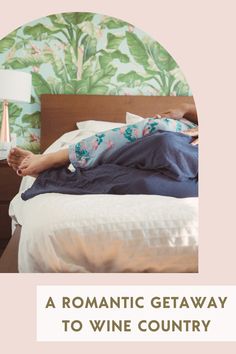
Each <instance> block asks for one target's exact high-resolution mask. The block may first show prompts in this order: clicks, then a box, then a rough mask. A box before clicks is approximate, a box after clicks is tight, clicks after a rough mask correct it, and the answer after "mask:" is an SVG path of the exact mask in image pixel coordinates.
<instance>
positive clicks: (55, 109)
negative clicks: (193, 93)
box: [41, 95, 194, 152]
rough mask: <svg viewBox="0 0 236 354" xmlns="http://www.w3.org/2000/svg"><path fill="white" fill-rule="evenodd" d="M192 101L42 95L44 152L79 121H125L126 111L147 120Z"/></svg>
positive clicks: (171, 97) (186, 97)
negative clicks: (156, 114)
mask: <svg viewBox="0 0 236 354" xmlns="http://www.w3.org/2000/svg"><path fill="white" fill-rule="evenodd" d="M193 102H194V100H193V98H192V97H188V96H176V97H175V96H99V95H42V96H41V151H42V152H43V151H44V150H45V149H46V148H47V147H48V146H49V145H51V144H52V143H53V142H54V141H55V140H56V139H58V138H59V137H60V136H61V135H62V134H64V133H66V132H69V131H71V130H75V129H76V122H78V121H83V120H89V119H93V120H104V121H113V122H124V121H125V114H126V112H131V113H134V114H138V115H141V116H143V117H148V116H152V115H154V114H155V113H158V112H162V111H165V110H167V109H169V108H176V107H178V106H179V105H180V104H181V103H193Z"/></svg>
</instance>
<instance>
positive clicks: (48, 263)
mask: <svg viewBox="0 0 236 354" xmlns="http://www.w3.org/2000/svg"><path fill="white" fill-rule="evenodd" d="M73 139H78V132H76V131H75V132H73V134H72V132H71V134H69V133H68V134H67V135H66V137H65V136H63V137H62V138H60V139H58V141H57V142H55V143H54V144H53V146H51V147H50V149H48V152H50V151H56V150H58V149H59V148H63V147H65V146H66V145H67V144H68V143H70V142H73ZM33 181H34V178H32V177H26V178H24V179H23V181H22V185H21V188H20V191H19V193H18V194H17V195H16V196H15V198H14V199H13V200H12V202H11V205H10V210H9V213H10V215H11V217H12V218H13V221H14V220H15V222H17V223H19V224H20V225H22V231H21V239H20V245H19V257H18V259H19V271H20V272H30V273H31V272H40V273H41V272H79V273H85V272H92V273H93V272H98V273H100V272H105V273H107V272H113V273H117V272H197V271H198V199H197V198H184V199H177V198H172V197H163V196H156V195H155V196H154V195H102V194H100V195H64V194H59V193H48V194H42V195H38V196H36V197H34V198H32V199H30V200H28V201H26V202H25V201H23V200H22V199H21V196H20V195H21V192H22V191H24V190H25V189H27V188H29V186H31V184H32V183H33Z"/></svg>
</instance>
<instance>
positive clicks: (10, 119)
mask: <svg viewBox="0 0 236 354" xmlns="http://www.w3.org/2000/svg"><path fill="white" fill-rule="evenodd" d="M157 40H158V38H157V39H153V38H151V37H150V36H149V35H148V34H146V33H144V32H143V31H142V30H140V29H138V28H136V27H135V26H134V25H132V24H129V23H127V22H124V21H122V20H121V19H117V18H113V17H109V16H106V15H102V14H96V13H82V12H73V13H59V14H53V15H50V16H47V17H44V18H40V19H38V20H34V21H33V22H31V23H27V24H25V25H23V26H21V27H20V28H17V29H16V30H14V31H13V32H11V33H10V34H9V35H7V36H6V37H5V38H2V39H1V40H0V82H1V85H0V99H1V101H2V105H1V108H0V116H1V118H0V119H1V135H0V215H1V219H0V251H1V254H2V255H1V258H0V271H1V272H22V273H54V272H55V273H186V272H189V273H196V272H198V116H197V109H196V106H195V103H194V98H193V96H192V92H191V89H190V87H189V85H188V83H187V81H186V78H185V76H184V74H183V73H182V71H181V68H180V67H179V66H178V63H177V62H176V60H177V58H176V60H175V59H174V58H173V57H172V56H171V54H170V53H168V52H167V51H166V50H165V48H164V47H163V46H162V44H161V43H159V42H158V41H157Z"/></svg>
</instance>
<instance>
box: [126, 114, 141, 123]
mask: <svg viewBox="0 0 236 354" xmlns="http://www.w3.org/2000/svg"><path fill="white" fill-rule="evenodd" d="M125 118H126V124H134V123H137V122H140V121H141V120H143V119H144V118H143V117H140V116H138V115H137V114H133V113H129V112H126V117H125Z"/></svg>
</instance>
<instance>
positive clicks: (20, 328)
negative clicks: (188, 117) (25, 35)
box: [0, 0, 236, 354]
mask: <svg viewBox="0 0 236 354" xmlns="http://www.w3.org/2000/svg"><path fill="white" fill-rule="evenodd" d="M234 3H235V1H233V0H231V1H230V0H224V1H213V0H208V1H198V2H196V1H194V0H192V1H190V0H178V1H164V0H162V1H159V0H145V1H137V0H136V1H135V0H129V1H127V0H119V1H118V0H117V1H116V0H109V1H107V0H90V1H88V0H87V1H82V0H80V1H79V0H66V1H65V0H56V1H49V0H40V1H29V0H21V1H17V2H16V0H7V1H5V4H4V8H3V6H2V8H1V12H0V24H1V28H0V38H2V37H4V36H5V35H7V34H8V33H9V32H11V31H12V30H14V29H15V28H16V27H18V26H21V25H23V24H25V23H27V22H29V21H32V20H34V19H37V18H40V17H44V16H47V15H49V14H52V13H57V12H58V13H60V12H69V11H91V12H95V13H102V14H106V15H110V16H114V17H117V18H120V19H123V20H125V21H127V22H130V23H132V24H134V25H135V26H137V27H139V28H140V29H142V30H143V31H145V32H147V33H148V34H149V35H151V36H152V37H153V38H155V39H156V40H157V41H159V42H160V43H161V44H162V45H163V46H164V47H165V49H166V50H168V51H169V52H170V54H171V55H172V56H173V57H174V58H175V59H176V61H177V63H178V64H179V65H180V67H181V69H182V71H183V72H184V74H185V76H186V78H187V80H188V83H189V84H190V87H191V89H192V92H193V94H194V97H195V101H196V105H197V108H198V113H199V118H200V134H201V154H200V168H201V170H200V179H201V185H200V257H199V265H200V271H199V274H150V275H147V274H143V275H142V274H140V275H139V274H134V275H132V274H126V275H121V274H118V275H108V274H101V275H97V274H96V275H94V276H93V275H77V274H64V275H63V274H45V275H44V274H39V275H33V274H29V275H27V274H22V275H11V274H6V275H5V274H1V279H0V284H1V289H0V335H1V341H0V348H1V350H3V352H5V353H10V354H11V353H15V352H16V351H22V352H24V353H26V354H28V353H30V354H31V353H33V354H38V353H44V354H47V353H50V354H51V353H57V354H61V353H63V354H64V353H65V352H68V353H70V354H73V353H78V352H79V351H80V352H81V353H83V352H86V353H94V352H95V351H98V352H103V353H110V352H112V353H114V354H116V353H120V351H124V350H125V351H126V350H127V351H129V350H132V351H134V352H136V353H142V352H143V351H144V350H145V351H148V352H151V353H152V352H156V351H157V350H160V351H163V352H165V353H173V351H175V352H177V353H180V352H181V353H183V354H184V353H190V352H191V354H194V353H199V351H201V350H203V349H204V350H205V351H206V352H209V351H210V352H213V351H214V353H215V354H217V353H222V351H224V352H227V354H229V353H233V352H235V349H236V343H158V342H157V343H121V342H120V343H37V342H36V340H35V338H36V325H35V323H36V320H35V309H36V307H35V300H36V298H35V295H36V285H37V284H39V285H43V284H52V285H53V284H77V285H79V284H140V287H141V285H145V284H160V285H161V284H169V285H175V284H184V285H188V284H196V285H197V284H199V285H204V284H208V285H211V284H212V285H224V284H227V285H229V284H234V285H235V284H236V274H235V269H236V261H235V259H236V256H235V250H236V235H235V225H234V224H235V218H236V216H235V203H234V200H235V177H236V173H235V172H236V171H235V166H234V170H233V166H232V161H234V162H235V151H236V150H235V140H236V139H235V128H236V124H235V121H236V117H235V108H234V102H235V94H236V91H235V83H236V75H235V63H236V55H235V52H236V50H235V33H236V28H235V27H236V26H235V13H236V8H235V6H234ZM223 121H224V123H223ZM232 315H233V314H232ZM234 315H235V314H234ZM235 339H236V338H235Z"/></svg>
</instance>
